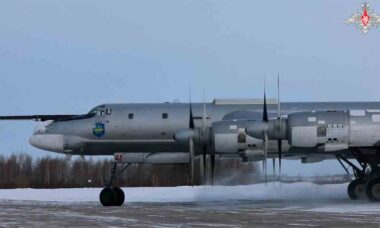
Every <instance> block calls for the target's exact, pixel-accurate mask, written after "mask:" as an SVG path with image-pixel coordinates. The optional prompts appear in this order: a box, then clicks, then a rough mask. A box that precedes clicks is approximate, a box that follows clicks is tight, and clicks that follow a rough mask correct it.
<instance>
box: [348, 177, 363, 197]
mask: <svg viewBox="0 0 380 228" xmlns="http://www.w3.org/2000/svg"><path fill="white" fill-rule="evenodd" d="M362 191H365V187H364V183H363V182H362V181H359V180H353V181H351V182H350V184H349V185H348V187H347V194H348V197H350V199H351V200H357V199H359V198H361V196H362V195H363V193H362Z"/></svg>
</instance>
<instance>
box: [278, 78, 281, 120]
mask: <svg viewBox="0 0 380 228" xmlns="http://www.w3.org/2000/svg"><path fill="white" fill-rule="evenodd" d="M280 104H281V102H280V74H278V75H277V119H280V118H281V106H280Z"/></svg>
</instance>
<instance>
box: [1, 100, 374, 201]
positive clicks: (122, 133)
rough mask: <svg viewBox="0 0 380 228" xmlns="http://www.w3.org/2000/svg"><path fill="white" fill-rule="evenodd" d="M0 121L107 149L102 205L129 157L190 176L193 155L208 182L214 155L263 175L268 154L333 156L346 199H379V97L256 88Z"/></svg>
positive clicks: (53, 142)
mask: <svg viewBox="0 0 380 228" xmlns="http://www.w3.org/2000/svg"><path fill="white" fill-rule="evenodd" d="M277 100H279V99H277ZM0 120H35V121H40V122H41V123H40V124H39V125H37V127H36V129H35V131H34V134H33V135H32V136H31V138H30V144H31V145H33V146H34V147H37V148H39V149H42V150H47V151H52V152H57V153H62V154H67V155H71V154H74V155H82V156H92V155H113V156H114V166H113V168H112V172H111V178H110V180H109V181H108V183H106V186H105V188H104V189H103V190H102V191H101V193H100V197H99V198H100V202H101V203H102V205H104V206H117V205H118V206H120V205H122V204H123V203H124V199H125V196H124V192H123V191H122V189H121V188H120V187H118V186H116V185H115V181H114V180H115V178H117V175H116V174H117V172H116V171H117V167H118V164H120V165H124V167H123V169H122V170H121V171H125V170H126V168H127V167H128V166H129V165H130V164H133V163H144V164H172V163H185V164H189V165H190V167H191V169H190V170H191V171H190V172H191V173H190V175H191V180H192V181H194V175H195V173H194V169H195V162H194V161H195V158H196V157H198V156H201V157H202V159H201V165H200V166H201V167H200V168H201V170H202V171H203V173H205V172H206V170H207V169H208V168H209V169H210V176H211V184H212V183H213V173H214V167H215V157H216V156H221V157H225V158H238V159H242V160H243V161H246V162H248V161H263V167H264V174H265V176H266V169H267V168H266V166H267V165H266V161H267V159H269V158H273V159H274V158H278V161H279V168H280V170H281V159H282V158H293V159H294V158H299V159H301V160H302V162H304V163H308V162H316V161H321V160H324V159H332V158H334V159H337V160H338V161H339V163H340V164H341V165H342V166H343V168H344V169H345V170H346V171H347V172H349V171H350V170H349V169H350V168H351V169H352V172H353V174H354V176H355V180H353V181H352V182H350V184H349V185H348V189H347V193H348V196H349V197H350V198H351V199H353V200H355V199H358V198H361V197H363V196H366V197H368V198H369V199H370V200H371V201H380V171H379V170H380V169H379V164H380V152H379V145H380V102H282V103H281V106H280V102H277V101H276V100H275V99H266V96H265V93H264V99H215V100H214V101H213V102H211V103H206V102H203V103H192V102H189V103H178V102H176V103H168V102H166V103H161V104H158V103H155V104H153V103H152V104H102V105H99V106H97V107H95V108H93V109H92V110H90V111H89V112H88V113H87V114H79V115H73V114H71V115H31V116H0ZM208 157H209V159H207V158H208ZM352 159H354V160H356V161H357V162H356V163H354V162H352ZM337 164H338V163H337ZM206 166H207V167H206Z"/></svg>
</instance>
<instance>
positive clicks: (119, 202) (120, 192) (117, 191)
mask: <svg viewBox="0 0 380 228" xmlns="http://www.w3.org/2000/svg"><path fill="white" fill-rule="evenodd" d="M113 191H114V192H115V195H116V200H115V206H121V205H123V203H124V200H125V195H124V191H123V190H122V189H121V188H119V187H113Z"/></svg>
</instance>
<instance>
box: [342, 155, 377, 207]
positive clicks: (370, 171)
mask: <svg viewBox="0 0 380 228" xmlns="http://www.w3.org/2000/svg"><path fill="white" fill-rule="evenodd" d="M353 154H354V155H355V157H356V159H357V161H358V163H359V167H358V166H356V165H355V164H353V163H352V162H351V161H349V160H348V159H347V158H346V157H344V156H342V155H336V157H337V159H338V161H339V162H340V163H341V165H342V166H343V168H344V169H345V170H346V172H347V173H349V170H348V168H347V167H346V166H345V165H344V164H343V162H344V163H346V164H347V165H348V166H349V167H351V168H352V170H353V173H354V176H355V180H353V181H351V182H350V184H349V185H348V187H347V194H348V197H349V198H350V199H351V200H358V199H365V198H368V199H369V200H370V201H372V202H380V167H379V162H378V161H377V159H376V160H374V159H373V158H372V157H368V156H366V155H365V154H364V153H363V152H362V151H359V150H355V151H353Z"/></svg>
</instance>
